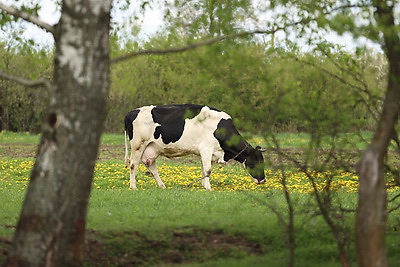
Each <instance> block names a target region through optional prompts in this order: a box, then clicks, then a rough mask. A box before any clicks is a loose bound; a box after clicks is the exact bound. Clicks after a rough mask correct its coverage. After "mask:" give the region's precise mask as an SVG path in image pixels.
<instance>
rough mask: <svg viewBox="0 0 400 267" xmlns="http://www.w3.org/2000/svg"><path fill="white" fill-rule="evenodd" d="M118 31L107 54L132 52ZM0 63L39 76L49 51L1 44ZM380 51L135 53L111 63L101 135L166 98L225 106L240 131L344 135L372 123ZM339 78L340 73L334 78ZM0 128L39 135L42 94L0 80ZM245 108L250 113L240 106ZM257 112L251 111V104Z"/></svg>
mask: <svg viewBox="0 0 400 267" xmlns="http://www.w3.org/2000/svg"><path fill="white" fill-rule="evenodd" d="M120 44H121V41H120V40H118V38H117V37H116V36H114V37H113V39H112V50H111V53H112V54H113V55H114V56H118V55H122V54H125V53H127V52H128V51H131V50H132V49H139V48H141V47H139V45H138V44H137V43H134V42H128V43H125V44H124V46H121V45H120ZM160 45H161V46H165V47H167V46H174V45H179V40H178V39H177V38H176V36H175V37H174V36H172V37H171V35H166V36H161V37H160V36H159V37H155V38H153V39H151V40H150V41H148V42H146V43H145V44H143V45H142V47H144V48H147V49H151V48H152V47H159V46H160ZM0 53H1V54H2V56H1V57H0V58H1V61H0V64H1V68H2V69H4V70H7V72H9V73H12V74H15V75H17V74H21V75H22V76H23V77H29V78H31V79H36V78H38V77H43V76H45V77H47V78H50V77H51V73H52V57H53V52H52V51H46V50H37V49H35V48H34V47H31V46H29V45H25V46H17V47H14V48H6V47H5V46H3V49H2V50H1V51H0ZM386 69H387V66H386V62H385V60H384V57H383V55H381V54H379V53H376V52H372V51H369V50H361V49H360V50H357V51H355V52H347V51H344V50H342V49H341V48H340V47H337V46H336V47H334V46H332V45H327V44H326V45H325V46H319V47H318V48H316V49H314V50H312V51H309V52H301V51H300V50H299V49H298V48H296V47H295V46H292V47H290V48H287V47H286V48H279V47H278V48H272V47H271V44H270V43H262V42H259V41H254V40H250V41H246V42H244V41H229V42H228V44H226V43H219V44H214V45H211V46H206V47H202V48H199V49H196V50H192V51H188V52H184V53H180V54H174V55H163V56H147V57H139V58H137V59H136V60H131V61H125V62H122V63H120V64H114V65H112V66H111V88H110V94H109V102H108V107H107V119H106V122H105V131H106V132H116V133H118V132H121V131H122V128H123V127H122V121H123V117H124V116H125V114H126V113H127V112H128V111H130V110H132V109H134V108H136V107H139V106H143V105H150V104H154V105H155V104H168V103H200V104H207V105H211V106H214V107H217V108H219V109H222V110H225V111H227V112H228V113H230V114H231V115H232V116H233V117H234V118H235V120H236V122H237V123H238V124H239V127H240V128H242V129H244V130H249V129H250V128H251V129H256V131H258V132H262V131H263V130H265V124H264V123H260V121H268V122H269V125H268V127H272V128H271V129H272V130H274V131H304V132H310V131H312V129H314V130H315V127H320V128H321V127H322V128H324V129H325V131H328V130H329V129H333V127H332V124H335V125H337V126H338V127H339V128H337V129H335V131H341V132H349V131H354V130H357V129H372V127H373V126H374V123H375V118H376V116H377V114H378V112H379V109H380V105H381V101H382V92H383V91H384V88H385V86H386V82H385V75H386ZM338 77H339V79H338ZM0 87H1V89H2V90H0V94H1V98H0V121H1V128H0V129H2V130H9V131H29V132H39V131H40V129H41V124H42V122H43V118H44V116H45V111H46V105H47V103H48V100H49V94H48V91H47V89H46V88H45V87H43V86H42V87H36V88H26V87H24V86H22V85H20V84H17V83H13V82H10V81H6V80H1V81H0ZM232 103H236V104H237V105H232ZM246 109H247V110H246ZM255 110H256V111H257V112H254V111H255Z"/></svg>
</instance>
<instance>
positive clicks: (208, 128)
mask: <svg viewBox="0 0 400 267" xmlns="http://www.w3.org/2000/svg"><path fill="white" fill-rule="evenodd" d="M128 137H129V140H130V141H129V142H130V147H131V155H130V157H128ZM261 152H262V149H261V148H259V147H257V148H253V147H252V146H251V145H250V144H249V143H247V142H246V140H244V138H243V137H242V136H241V135H240V134H239V132H238V131H237V130H236V128H235V126H234V125H233V122H232V118H231V117H230V116H229V115H228V114H226V113H225V112H223V111H219V110H217V109H215V108H211V107H208V106H201V105H193V104H182V105H163V106H145V107H141V108H137V109H135V110H133V111H131V112H129V113H128V114H127V115H126V117H125V164H126V166H127V167H128V168H130V188H132V189H136V180H135V175H136V171H137V168H138V165H139V164H140V162H142V163H144V164H145V165H146V166H147V168H148V170H149V171H150V173H151V174H152V175H153V177H154V179H155V180H156V182H157V184H158V186H159V187H165V185H164V183H163V182H162V181H161V179H160V176H159V175H158V171H157V166H156V159H157V157H158V156H160V155H161V156H165V157H168V158H173V157H179V156H184V155H188V154H196V155H199V156H200V157H201V163H202V175H203V179H202V184H203V186H204V188H205V189H207V190H211V185H210V180H209V177H210V174H211V163H212V162H218V163H226V162H227V161H228V160H230V159H234V160H236V161H239V162H241V163H243V166H244V167H245V169H246V170H247V171H248V173H249V174H250V175H251V176H252V177H253V178H254V181H255V182H256V183H263V182H265V175H264V159H263V155H262V153H261Z"/></svg>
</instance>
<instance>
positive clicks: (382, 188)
mask: <svg viewBox="0 0 400 267" xmlns="http://www.w3.org/2000/svg"><path fill="white" fill-rule="evenodd" d="M373 4H374V6H375V8H376V11H375V15H376V20H377V22H378V25H379V29H380V30H381V31H382V33H383V38H384V47H383V49H384V51H385V53H386V55H387V58H388V61H389V73H388V75H389V76H388V89H387V92H386V96H385V101H384V104H383V111H382V114H381V117H380V119H379V122H378V126H377V129H376V131H375V135H374V138H373V140H372V142H371V145H370V147H369V148H368V149H367V151H366V152H365V153H364V156H363V158H362V159H361V162H360V164H359V170H358V171H359V175H360V188H359V201H358V208H357V216H356V247H357V260H358V264H359V266H387V265H388V263H387V255H386V246H385V232H386V223H387V204H386V180H385V175H384V158H385V156H386V154H387V149H388V146H389V142H390V139H391V137H392V136H393V131H394V126H395V124H396V122H397V120H398V114H399V111H400V108H399V102H400V58H399V57H400V39H399V36H398V32H397V29H396V26H395V23H394V16H393V6H390V5H388V2H386V1H381V0H376V1H373Z"/></svg>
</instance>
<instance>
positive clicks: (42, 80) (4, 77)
mask: <svg viewBox="0 0 400 267" xmlns="http://www.w3.org/2000/svg"><path fill="white" fill-rule="evenodd" d="M0 79H2V80H8V81H13V82H16V83H19V84H21V85H24V86H28V87H39V86H45V87H46V88H47V89H49V90H50V88H51V82H50V81H49V80H47V79H45V78H40V79H37V80H29V79H25V78H22V77H18V76H14V75H11V74H7V73H5V72H3V71H1V70H0Z"/></svg>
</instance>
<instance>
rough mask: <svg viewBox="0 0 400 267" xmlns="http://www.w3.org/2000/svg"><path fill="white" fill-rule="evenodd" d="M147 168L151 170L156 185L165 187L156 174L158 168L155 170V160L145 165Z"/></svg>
mask: <svg viewBox="0 0 400 267" xmlns="http://www.w3.org/2000/svg"><path fill="white" fill-rule="evenodd" d="M147 169H149V171H150V172H151V174H152V175H153V177H154V179H155V180H156V182H157V184H158V187H160V188H165V185H164V183H163V181H162V180H161V178H160V175H158V170H157V164H156V161H155V160H154V161H153V162H152V163H151V164H150V165H148V166H147Z"/></svg>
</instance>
